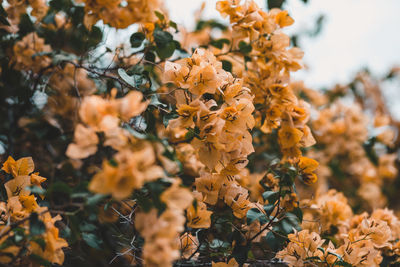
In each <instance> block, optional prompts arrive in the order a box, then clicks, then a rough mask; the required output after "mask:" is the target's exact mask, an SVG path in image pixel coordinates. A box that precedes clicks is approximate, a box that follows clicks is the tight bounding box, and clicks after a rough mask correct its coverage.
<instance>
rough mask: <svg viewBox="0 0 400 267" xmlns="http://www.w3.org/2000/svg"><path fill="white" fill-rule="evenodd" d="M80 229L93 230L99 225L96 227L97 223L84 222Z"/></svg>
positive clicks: (84, 230) (83, 230)
mask: <svg viewBox="0 0 400 267" xmlns="http://www.w3.org/2000/svg"><path fill="white" fill-rule="evenodd" d="M79 229H80V230H81V231H82V232H92V231H94V230H96V229H97V227H96V225H94V224H91V223H87V222H82V223H81V224H80V225H79Z"/></svg>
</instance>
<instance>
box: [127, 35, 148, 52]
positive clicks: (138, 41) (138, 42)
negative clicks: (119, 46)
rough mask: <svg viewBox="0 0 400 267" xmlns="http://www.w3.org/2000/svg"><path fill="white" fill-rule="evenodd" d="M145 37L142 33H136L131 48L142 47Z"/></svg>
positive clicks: (132, 36) (132, 38) (131, 40)
mask: <svg viewBox="0 0 400 267" xmlns="http://www.w3.org/2000/svg"><path fill="white" fill-rule="evenodd" d="M145 37H146V36H145V35H144V33H142V32H135V33H134V34H132V35H131V38H130V42H131V46H132V47H134V48H137V47H139V46H141V45H142V43H143V41H144V39H145Z"/></svg>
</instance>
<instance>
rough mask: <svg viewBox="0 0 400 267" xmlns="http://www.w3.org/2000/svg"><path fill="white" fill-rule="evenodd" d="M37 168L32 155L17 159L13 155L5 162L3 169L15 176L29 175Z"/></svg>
mask: <svg viewBox="0 0 400 267" xmlns="http://www.w3.org/2000/svg"><path fill="white" fill-rule="evenodd" d="M34 169H35V164H34V163H33V160H32V158H31V157H25V158H20V159H19V160H17V161H15V160H14V159H13V158H12V157H11V156H10V157H8V159H7V161H6V162H4V164H3V167H2V170H4V171H5V172H6V173H9V174H11V175H12V176H14V177H17V176H19V175H29V174H30V173H31V172H33V170H34Z"/></svg>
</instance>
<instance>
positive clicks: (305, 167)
mask: <svg viewBox="0 0 400 267" xmlns="http://www.w3.org/2000/svg"><path fill="white" fill-rule="evenodd" d="M298 164H299V167H300V170H302V171H303V172H308V173H310V172H313V171H315V170H316V169H317V167H318V165H319V163H318V161H316V160H314V159H311V158H307V157H300V159H299V163H298Z"/></svg>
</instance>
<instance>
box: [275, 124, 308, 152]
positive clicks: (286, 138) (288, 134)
mask: <svg viewBox="0 0 400 267" xmlns="http://www.w3.org/2000/svg"><path fill="white" fill-rule="evenodd" d="M278 137H279V143H280V144H281V147H282V148H283V149H286V148H291V147H293V146H296V145H297V144H298V143H299V142H300V140H301V138H302V137H303V132H302V131H300V130H299V129H297V128H294V127H290V126H287V125H285V126H282V127H281V128H280V129H279V131H278Z"/></svg>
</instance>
